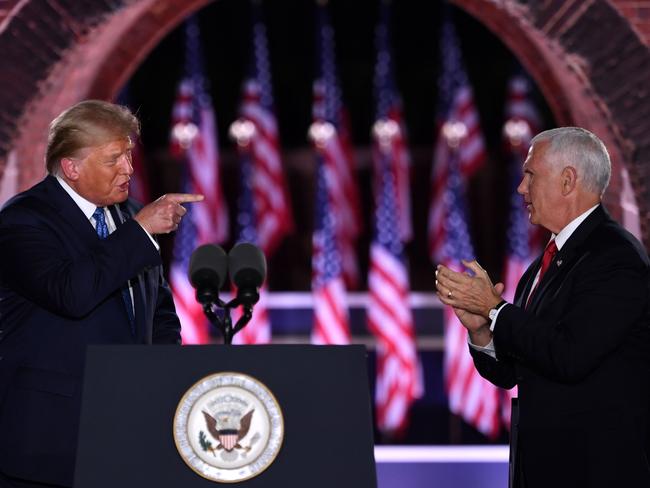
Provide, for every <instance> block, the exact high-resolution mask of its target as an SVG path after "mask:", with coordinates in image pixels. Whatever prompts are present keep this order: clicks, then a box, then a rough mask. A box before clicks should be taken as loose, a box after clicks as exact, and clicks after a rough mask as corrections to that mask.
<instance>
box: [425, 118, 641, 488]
mask: <svg viewBox="0 0 650 488" xmlns="http://www.w3.org/2000/svg"><path fill="white" fill-rule="evenodd" d="M523 169H524V176H523V179H522V182H521V184H520V185H519V188H518V191H519V193H520V194H521V195H523V199H524V203H525V205H526V206H527V208H528V211H529V215H530V217H529V218H530V221H531V223H533V224H537V225H541V226H543V227H545V228H546V229H548V230H549V231H550V232H551V233H552V239H551V241H550V242H549V244H548V245H547V248H546V250H545V252H544V255H543V256H542V257H540V258H539V259H537V260H536V261H535V262H534V263H533V264H532V265H531V266H530V267H529V269H528V270H527V271H526V272H525V274H524V276H523V277H522V279H521V280H520V282H519V285H518V287H517V291H516V295H515V301H514V303H512V304H509V303H506V302H504V301H503V300H502V298H501V296H500V295H501V293H502V292H503V284H501V283H498V284H497V285H492V283H491V282H490V278H489V277H488V275H487V273H486V272H485V271H484V270H483V269H482V268H481V267H480V266H479V265H478V263H476V262H475V261H472V262H465V263H464V264H465V266H467V267H468V268H469V269H470V270H471V272H470V273H465V274H462V273H455V272H453V271H452V270H450V269H448V268H446V267H444V266H438V269H437V271H436V287H437V292H438V296H439V298H440V300H441V301H442V302H443V303H445V304H447V305H450V306H452V307H454V311H455V312H456V314H457V316H458V317H459V319H460V321H461V322H462V323H463V325H464V326H465V327H466V328H467V330H468V332H469V341H470V352H471V354H472V356H473V359H474V364H475V366H476V368H477V369H478V371H479V373H480V374H481V375H482V376H483V377H485V378H487V379H488V380H490V381H491V382H492V383H494V384H495V385H497V386H500V387H503V388H512V387H514V386H515V385H518V387H519V424H518V442H517V452H516V453H515V459H516V468H515V473H516V474H515V477H514V478H515V479H514V481H515V486H525V487H528V488H530V487H533V488H535V487H551V486H552V487H553V488H559V487H571V488H576V487H608V488H611V487H613V486H621V487H623V486H624V487H626V488H632V487H635V488H636V487H639V488H640V487H648V486H650V466H649V464H648V455H647V453H646V451H645V446H644V443H645V441H646V433H647V429H648V396H649V393H650V320H649V314H648V296H649V295H648V290H649V286H648V285H649V269H650V268H649V262H648V257H647V254H646V252H645V250H644V249H643V248H642V246H641V245H640V244H639V242H638V241H637V240H636V239H635V238H634V237H633V236H632V235H630V234H629V233H628V232H626V231H625V230H624V229H623V228H621V226H620V225H618V224H617V223H616V222H614V221H613V220H612V219H611V218H610V217H609V215H608V214H607V212H606V211H605V209H604V208H603V206H602V204H601V197H602V195H603V192H604V191H605V188H606V187H607V184H608V182H609V177H610V172H611V169H610V161H609V156H608V154H607V151H606V149H605V147H604V145H603V144H602V142H601V141H600V140H599V139H598V138H597V137H596V136H595V135H593V134H592V133H590V132H588V131H586V130H584V129H579V128H575V127H564V128H559V129H553V130H550V131H546V132H543V133H541V134H539V135H537V136H536V137H535V138H534V139H533V141H532V144H531V148H530V151H529V153H528V158H527V159H526V161H525V163H524V167H523Z"/></svg>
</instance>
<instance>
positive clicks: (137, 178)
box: [115, 84, 151, 203]
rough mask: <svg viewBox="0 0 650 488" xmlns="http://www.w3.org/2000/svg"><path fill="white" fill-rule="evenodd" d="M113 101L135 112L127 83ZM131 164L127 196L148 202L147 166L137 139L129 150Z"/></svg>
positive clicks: (149, 198)
mask: <svg viewBox="0 0 650 488" xmlns="http://www.w3.org/2000/svg"><path fill="white" fill-rule="evenodd" d="M115 103H117V104H119V105H125V106H127V107H129V109H130V110H131V111H132V112H137V110H136V109H135V108H134V107H133V103H132V101H131V92H130V90H129V85H128V84H127V85H125V86H124V88H122V90H121V91H120V93H119V94H118V96H117V100H116V102H115ZM131 165H132V166H133V174H132V175H131V180H130V181H129V196H130V197H133V198H134V199H136V200H137V201H138V202H140V203H149V202H150V201H151V193H150V192H149V177H148V175H147V168H146V166H145V164H144V154H143V152H142V143H141V142H140V141H139V140H137V141H135V145H134V146H133V150H132V151H131Z"/></svg>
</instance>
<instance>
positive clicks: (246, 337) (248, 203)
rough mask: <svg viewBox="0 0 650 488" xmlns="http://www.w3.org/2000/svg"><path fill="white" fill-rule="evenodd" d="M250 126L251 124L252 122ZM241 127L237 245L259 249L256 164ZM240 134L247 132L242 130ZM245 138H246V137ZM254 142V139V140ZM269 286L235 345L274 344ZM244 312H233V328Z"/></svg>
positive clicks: (236, 336)
mask: <svg viewBox="0 0 650 488" xmlns="http://www.w3.org/2000/svg"><path fill="white" fill-rule="evenodd" d="M249 123H250V122H249ZM236 127H237V126H235V125H234V124H233V126H231V133H233V132H235V134H233V135H234V137H235V138H236V139H237V143H238V146H239V153H240V161H239V164H240V168H241V169H240V176H241V184H240V194H239V208H238V213H237V227H238V232H239V237H238V239H237V242H250V243H251V244H255V245H257V246H259V234H258V232H257V222H256V214H255V211H254V206H255V201H254V200H255V198H254V197H255V195H254V192H253V180H254V177H253V162H252V160H251V154H250V152H249V150H250V144H248V143H246V141H245V137H246V136H245V134H241V133H240V134H239V136H240V137H237V135H238V134H237V133H236V132H237V130H236V129H235V128H236ZM240 130H245V129H244V128H240ZM242 136H243V137H242ZM251 140H252V139H251ZM267 293H268V290H267V288H266V284H264V285H263V286H262V287H261V288H260V299H259V301H258V302H257V303H256V304H255V307H254V308H253V316H252V318H251V320H250V321H249V322H248V324H247V325H246V326H245V327H244V328H243V329H241V330H240V331H239V333H237V334H236V335H235V337H234V338H233V344H267V343H269V342H271V323H270V321H269V315H268V311H267V309H266V294H267ZM241 315H242V313H241V308H237V309H236V310H234V311H233V314H232V320H233V324H235V323H236V322H237V320H239V318H240V317H241Z"/></svg>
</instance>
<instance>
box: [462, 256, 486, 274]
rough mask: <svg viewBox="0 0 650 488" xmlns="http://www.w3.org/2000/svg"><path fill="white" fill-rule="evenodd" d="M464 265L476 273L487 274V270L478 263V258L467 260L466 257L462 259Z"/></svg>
mask: <svg viewBox="0 0 650 488" xmlns="http://www.w3.org/2000/svg"><path fill="white" fill-rule="evenodd" d="M462 263H463V265H464V266H465V267H466V268H468V269H471V270H472V271H473V272H474V274H475V275H477V276H478V275H480V274H483V275H485V276H487V271H485V270H484V269H483V268H482V267H481V265H480V264H478V261H477V260H476V259H473V260H472V261H465V260H464V259H463V260H462Z"/></svg>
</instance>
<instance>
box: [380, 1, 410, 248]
mask: <svg viewBox="0 0 650 488" xmlns="http://www.w3.org/2000/svg"><path fill="white" fill-rule="evenodd" d="M390 8H391V7H390V4H389V3H387V2H382V3H381V5H380V9H381V10H380V19H379V23H378V24H377V28H376V32H375V43H376V49H377V63H376V65H375V98H376V102H377V120H381V119H387V120H391V121H393V122H395V123H396V124H397V128H398V129H399V131H398V132H397V133H396V135H395V137H393V138H391V141H390V149H391V152H390V154H388V155H387V156H388V158H389V170H390V171H391V172H392V174H393V177H394V178H395V191H396V211H397V225H398V226H399V237H400V240H401V241H402V242H408V241H410V240H411V238H412V237H413V226H412V223H411V220H412V219H411V188H410V174H409V173H410V167H411V158H410V156H409V153H408V142H407V139H406V130H405V126H404V119H403V113H402V97H401V95H400V94H399V91H398V90H397V85H396V83H395V74H394V71H393V70H394V67H393V56H392V52H391V35H390V12H391V10H390ZM380 149H381V148H380V145H379V143H378V142H377V140H376V139H375V144H373V160H374V161H375V175H376V177H378V178H379V180H378V181H377V178H376V181H375V193H377V192H378V191H380V189H379V188H380V187H381V175H382V174H383V171H382V168H381V164H382V163H381V161H382V160H383V159H384V158H383V156H382V154H381V151H380Z"/></svg>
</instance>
